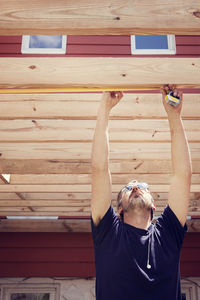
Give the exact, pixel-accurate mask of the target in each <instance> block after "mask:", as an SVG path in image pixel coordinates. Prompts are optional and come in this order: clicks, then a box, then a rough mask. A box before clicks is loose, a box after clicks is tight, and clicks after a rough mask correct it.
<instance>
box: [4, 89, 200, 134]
mask: <svg viewBox="0 0 200 300" xmlns="http://www.w3.org/2000/svg"><path fill="white" fill-rule="evenodd" d="M101 95H102V93H98V94H97V93H94V94H93V93H90V94H89V93H86V94H85V93H82V94H76V93H74V94H45V95H41V94H40V95H35V94H30V95H12V94H10V95H4V94H2V95H0V105H1V110H0V120H9V119H11V120H13V119H30V121H29V126H28V128H29V127H30V124H31V126H32V127H34V128H35V130H37V131H39V129H42V127H41V126H40V122H39V121H37V120H40V121H41V120H42V119H48V120H49V119H53V120H56V119H61V120H59V121H58V122H57V123H59V124H63V123H64V122H63V119H64V120H75V121H77V120H78V121H79V120H91V119H96V116H97V110H98V105H99V102H100V99H101ZM182 117H183V118H184V119H190V120H191V119H194V120H196V119H200V94H192V93H190V94H184V95H183V112H182ZM110 118H111V119H117V120H135V119H163V118H165V119H166V118H167V115H166V112H165V110H164V108H163V105H162V96H161V94H160V93H157V94H155V93H152V94H144V93H141V94H139V93H136V94H135V93H134V94H129V93H125V94H124V98H123V100H122V102H120V103H119V104H118V105H117V106H116V107H114V108H113V110H112V111H111V116H110ZM35 120H36V122H35ZM16 123H17V122H16ZM1 124H2V123H1ZM5 124H6V123H5ZM18 124H20V123H19V122H18ZM78 124H79V122H76V125H74V126H78ZM28 128H27V130H28ZM195 128H196V126H195ZM60 129H61V128H60ZM7 132H8V133H9V130H7ZM16 132H17V131H16Z"/></svg>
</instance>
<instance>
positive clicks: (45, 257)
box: [0, 233, 200, 278]
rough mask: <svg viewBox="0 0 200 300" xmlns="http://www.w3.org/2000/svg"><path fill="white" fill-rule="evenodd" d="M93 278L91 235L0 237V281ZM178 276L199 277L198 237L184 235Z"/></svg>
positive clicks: (190, 234)
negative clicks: (33, 278) (8, 279)
mask: <svg viewBox="0 0 200 300" xmlns="http://www.w3.org/2000/svg"><path fill="white" fill-rule="evenodd" d="M24 276H25V277H43V276H48V277H51V276H65V277H68V276H73V277H83V278H87V277H94V276H95V264H94V251H93V242H92V237H91V233H1V234H0V277H24ZM181 276H183V277H185V276H200V233H189V234H187V235H186V238H185V241H184V244H183V249H182V252H181Z"/></svg>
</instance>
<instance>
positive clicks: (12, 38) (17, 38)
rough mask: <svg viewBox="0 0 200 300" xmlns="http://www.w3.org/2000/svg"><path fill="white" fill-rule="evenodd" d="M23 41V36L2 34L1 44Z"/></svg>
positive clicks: (0, 37)
mask: <svg viewBox="0 0 200 300" xmlns="http://www.w3.org/2000/svg"><path fill="white" fill-rule="evenodd" d="M21 42H22V36H10V35H8V36H7V35H2V36H0V44H3V43H6V44H8V43H9V44H13V43H17V44H21Z"/></svg>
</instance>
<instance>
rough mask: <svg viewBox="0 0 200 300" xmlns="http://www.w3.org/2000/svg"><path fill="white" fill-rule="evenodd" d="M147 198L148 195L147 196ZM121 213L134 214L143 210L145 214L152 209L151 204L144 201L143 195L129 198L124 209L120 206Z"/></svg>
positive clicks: (146, 200)
mask: <svg viewBox="0 0 200 300" xmlns="http://www.w3.org/2000/svg"><path fill="white" fill-rule="evenodd" d="M148 196H149V195H148ZM122 208H123V212H125V213H128V212H134V211H138V210H145V211H147V212H150V211H151V209H152V202H151V200H150V199H145V197H143V195H135V196H134V197H133V196H131V197H130V198H129V203H128V204H127V206H126V207H124V205H122Z"/></svg>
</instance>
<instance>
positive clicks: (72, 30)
mask: <svg viewBox="0 0 200 300" xmlns="http://www.w3.org/2000/svg"><path fill="white" fill-rule="evenodd" d="M166 33H167V34H180V35H181V34H188V35H189V34H190V35H195V34H196V35H198V34H199V33H200V10H199V0H193V1H187V0H180V1H174V0H168V1H166V0H160V1H157V0H152V1H149V0H143V1H135V0H131V1H120V0H114V1H113V0H112V1H111V0H102V1H99V0H93V1H90V0H77V1H74V0H69V1H65V0H55V1H51V0H45V1H44V0H42V1H41V0H32V1H27V0H18V1H15V0H9V1H7V0H1V12H0V34H1V35H8V34H9V35H19V34H20V35H21V34H73V35H91V34H94V35H100V34H101V35H105V34H108V35H109V34H111V35H112V34H114V35H118V34H119V35H122V34H125V35H129V34H166Z"/></svg>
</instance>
